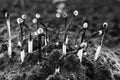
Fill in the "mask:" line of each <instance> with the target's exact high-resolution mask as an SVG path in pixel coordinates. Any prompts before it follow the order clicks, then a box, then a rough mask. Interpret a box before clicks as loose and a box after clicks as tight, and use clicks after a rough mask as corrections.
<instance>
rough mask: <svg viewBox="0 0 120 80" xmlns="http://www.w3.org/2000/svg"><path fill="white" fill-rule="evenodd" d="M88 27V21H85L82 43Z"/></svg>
mask: <svg viewBox="0 0 120 80" xmlns="http://www.w3.org/2000/svg"><path fill="white" fill-rule="evenodd" d="M87 28H88V23H87V22H85V23H84V24H83V34H82V37H81V42H80V43H82V42H83V40H84V37H85V33H86V30H87Z"/></svg>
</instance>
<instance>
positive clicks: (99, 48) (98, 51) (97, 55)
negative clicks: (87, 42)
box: [94, 22, 108, 61]
mask: <svg viewBox="0 0 120 80" xmlns="http://www.w3.org/2000/svg"><path fill="white" fill-rule="evenodd" d="M107 27H108V23H107V22H104V23H103V34H102V37H101V41H100V44H99V45H98V47H97V50H96V53H95V57H94V61H96V60H97V59H98V57H99V54H100V51H101V48H102V44H103V39H104V36H105V31H106V29H107Z"/></svg>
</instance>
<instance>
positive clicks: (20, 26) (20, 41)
mask: <svg viewBox="0 0 120 80" xmlns="http://www.w3.org/2000/svg"><path fill="white" fill-rule="evenodd" d="M17 23H18V25H19V28H20V34H19V41H18V46H20V47H22V41H23V28H22V23H23V19H21V18H17Z"/></svg>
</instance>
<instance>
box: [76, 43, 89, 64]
mask: <svg viewBox="0 0 120 80" xmlns="http://www.w3.org/2000/svg"><path fill="white" fill-rule="evenodd" d="M86 48H87V43H86V42H82V43H81V44H80V50H78V52H77V56H78V57H79V59H80V63H81V62H82V56H83V54H84V50H85V49H86Z"/></svg>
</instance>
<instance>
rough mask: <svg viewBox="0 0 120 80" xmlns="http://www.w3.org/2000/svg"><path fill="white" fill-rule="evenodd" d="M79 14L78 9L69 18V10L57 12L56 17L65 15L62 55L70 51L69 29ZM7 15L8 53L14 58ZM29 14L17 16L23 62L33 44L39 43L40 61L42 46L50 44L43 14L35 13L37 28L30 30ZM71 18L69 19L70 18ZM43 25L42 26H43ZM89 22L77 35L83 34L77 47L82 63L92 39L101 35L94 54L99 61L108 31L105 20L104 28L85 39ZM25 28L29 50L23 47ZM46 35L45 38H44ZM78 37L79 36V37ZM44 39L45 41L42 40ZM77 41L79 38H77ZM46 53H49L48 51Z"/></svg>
mask: <svg viewBox="0 0 120 80" xmlns="http://www.w3.org/2000/svg"><path fill="white" fill-rule="evenodd" d="M77 16H79V12H78V11H77V10H75V11H73V14H72V17H71V18H68V13H67V12H63V13H61V14H60V13H57V14H56V18H58V19H59V18H60V17H63V18H62V19H64V28H65V31H64V38H63V42H62V47H61V49H60V50H61V52H62V55H67V54H68V51H67V47H69V46H68V43H69V35H68V31H69V29H70V28H71V27H72V24H74V22H75V20H76V18H77ZM5 17H6V24H7V27H8V34H9V38H8V55H9V57H10V58H12V42H11V36H12V35H11V26H10V16H9V14H8V12H6V13H5ZM27 17H28V16H27V15H25V14H23V15H22V16H21V17H19V18H17V20H16V21H17V23H18V26H19V30H20V33H19V39H18V46H19V47H20V50H21V52H20V58H21V62H22V63H23V62H24V60H25V56H26V54H28V53H30V54H32V53H33V51H34V50H33V46H34V45H38V52H39V62H40V61H41V60H42V53H43V52H42V47H44V46H49V42H50V41H49V38H48V36H49V35H48V27H47V26H46V25H45V24H44V23H43V22H42V21H41V19H40V18H41V15H40V14H39V13H36V14H35V17H34V18H33V19H32V24H35V25H37V29H36V31H34V32H33V31H30V26H28V25H27V24H26V20H27ZM68 19H69V20H68ZM41 26H42V27H41ZM88 27H89V24H88V22H86V21H85V22H84V23H83V24H82V27H81V28H80V29H79V33H78V35H77V36H79V35H80V33H82V34H81V36H80V37H79V39H81V40H80V42H79V44H77V46H78V47H76V49H75V50H76V51H77V52H76V55H77V56H78V58H79V60H80V63H81V62H82V56H83V55H87V48H88V42H89V40H90V39H92V38H94V37H95V36H98V37H100V42H99V43H98V47H97V49H96V53H95V56H94V61H97V59H98V57H99V55H100V51H101V48H102V45H103V40H104V36H105V33H106V29H107V27H108V23H107V22H104V23H103V26H102V29H101V30H98V31H96V32H95V33H93V34H92V35H91V36H90V37H89V39H87V40H86V39H85V35H86V31H87V30H88ZM24 28H26V29H28V32H29V35H28V37H27V40H28V46H27V47H28V50H27V51H28V52H26V50H25V49H24V48H23V42H24V40H25V39H24V36H25V35H24ZM43 37H44V38H43ZM35 38H36V39H37V42H36V44H33V42H34V39H35ZM77 39H78V37H77ZM42 40H44V41H42ZM76 41H77V40H76ZM42 42H44V46H42ZM75 45H76V44H75ZM45 54H48V53H47V51H46V53H45Z"/></svg>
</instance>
